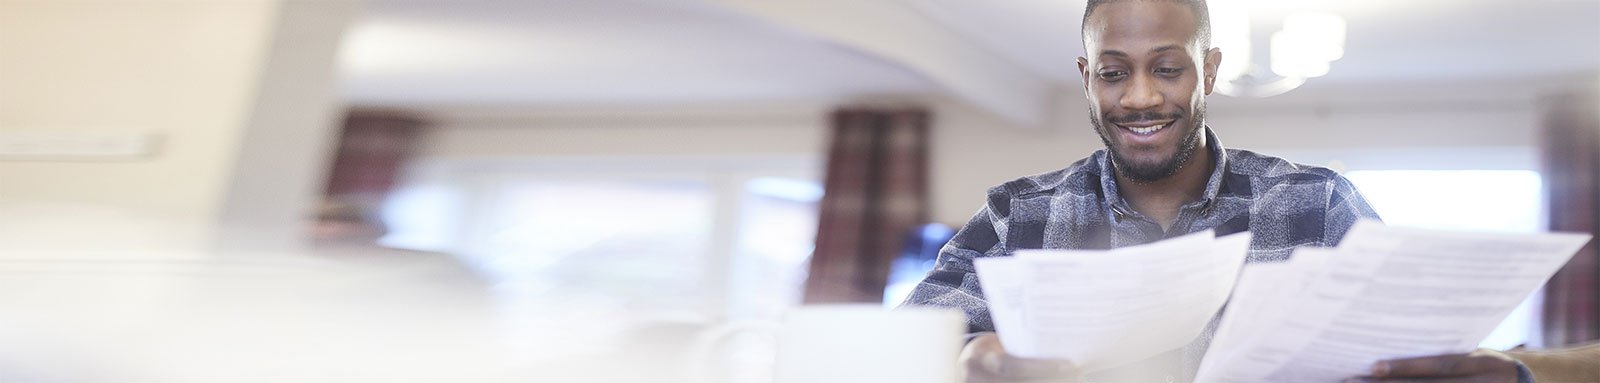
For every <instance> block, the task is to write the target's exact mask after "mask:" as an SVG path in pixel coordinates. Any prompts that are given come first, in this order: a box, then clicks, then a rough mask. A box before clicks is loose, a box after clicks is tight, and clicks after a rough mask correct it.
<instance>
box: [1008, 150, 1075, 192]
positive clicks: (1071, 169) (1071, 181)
mask: <svg viewBox="0 0 1600 383" xmlns="http://www.w3.org/2000/svg"><path fill="white" fill-rule="evenodd" d="M1101 152H1103V150H1102V151H1096V152H1095V153H1094V154H1091V155H1089V156H1088V157H1085V158H1082V159H1079V160H1077V161H1075V162H1073V163H1072V164H1071V165H1067V166H1066V167H1064V168H1061V169H1056V170H1051V171H1048V172H1044V173H1039V174H1034V175H1029V176H1024V177H1018V178H1016V179H1013V180H1010V181H1006V182H1005V183H1002V184H999V185H996V186H994V187H991V188H989V196H990V198H995V197H1001V196H1003V197H1009V198H1026V197H1032V196H1042V195H1056V194H1062V193H1071V194H1088V193H1095V192H1096V191H1097V190H1099V188H1100V163H1099V157H1100V156H1101V155H1102V153H1101Z"/></svg>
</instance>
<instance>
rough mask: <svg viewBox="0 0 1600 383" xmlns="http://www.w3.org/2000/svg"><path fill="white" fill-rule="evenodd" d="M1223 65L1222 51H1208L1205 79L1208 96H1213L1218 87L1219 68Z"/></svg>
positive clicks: (1212, 49) (1219, 49) (1215, 49)
mask: <svg viewBox="0 0 1600 383" xmlns="http://www.w3.org/2000/svg"><path fill="white" fill-rule="evenodd" d="M1221 65H1222V49H1221V48H1211V50H1208V51H1206V60H1205V76H1206V77H1205V78H1204V79H1203V80H1204V81H1205V84H1206V95H1207V96H1210V95H1211V90H1212V89H1213V88H1215V87H1216V85H1217V68H1218V67H1220V66H1221Z"/></svg>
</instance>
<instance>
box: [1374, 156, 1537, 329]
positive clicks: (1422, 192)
mask: <svg viewBox="0 0 1600 383" xmlns="http://www.w3.org/2000/svg"><path fill="white" fill-rule="evenodd" d="M1345 177H1347V178H1349V179H1350V182H1353V183H1355V185H1356V188H1357V189H1359V190H1360V191H1361V193H1362V194H1363V195H1364V196H1366V197H1367V201H1368V202H1370V203H1371V204H1372V207H1373V209H1375V210H1377V211H1378V214H1379V215H1380V216H1382V217H1383V220H1384V222H1385V223H1388V224H1390V225H1397V226H1412V227H1424V228H1435V229H1451V230H1484V231H1500V232H1523V233H1532V232H1541V231H1544V230H1545V219H1544V213H1543V212H1544V211H1545V210H1544V188H1543V184H1542V180H1541V178H1540V176H1539V173H1538V172H1535V171H1530V170H1368V171H1352V172H1349V173H1348V174H1345ZM1541 297H1543V294H1542V292H1540V291H1536V292H1534V293H1533V295H1531V296H1529V297H1528V299H1527V300H1526V301H1524V302H1523V303H1522V305H1521V306H1519V307H1517V309H1516V311H1515V312H1512V313H1511V315H1510V316H1509V317H1507V318H1506V320H1505V321H1504V322H1502V323H1501V324H1500V327H1498V328H1496V329H1495V331H1494V333H1493V334H1490V335H1489V338H1488V339H1485V340H1484V341H1483V343H1481V344H1480V346H1481V347H1485V348H1493V349H1499V350H1504V349H1509V348H1511V347H1515V346H1517V345H1520V344H1528V345H1530V346H1534V347H1537V346H1539V345H1540V344H1539V343H1540V339H1541V338H1540V336H1539V334H1540V333H1541V330H1540V327H1539V324H1540V321H1539V319H1540V317H1539V311H1540V309H1541V305H1540V302H1541V300H1540V298H1541Z"/></svg>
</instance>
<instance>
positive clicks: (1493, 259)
mask: <svg viewBox="0 0 1600 383" xmlns="http://www.w3.org/2000/svg"><path fill="white" fill-rule="evenodd" d="M1588 240H1589V236H1588V235H1581V234H1563V233H1556V234H1505V233H1476V232H1457V231H1438V230H1425V229H1414V228H1402V227H1390V226H1384V225H1383V224H1381V223H1377V222H1370V221H1364V222H1360V223H1358V224H1357V225H1356V226H1355V227H1354V228H1352V229H1351V231H1350V233H1349V234H1347V235H1346V236H1345V238H1344V240H1343V241H1342V242H1341V243H1340V245H1339V247H1338V248H1336V249H1315V248H1303V249H1298V250H1296V251H1295V253H1294V255H1293V256H1292V257H1291V259H1290V261H1289V262H1286V263H1279V264H1260V265H1251V266H1249V267H1247V268H1245V270H1244V272H1243V273H1242V274H1241V276H1240V277H1239V281H1238V284H1237V285H1236V286H1235V289H1234V291H1233V296H1232V298H1231V300H1230V301H1229V307H1228V309H1227V311H1226V312H1225V313H1224V314H1223V318H1222V322H1221V324H1220V325H1219V326H1218V329H1217V333H1216V334H1215V337H1214V338H1213V341H1212V343H1211V347H1210V349H1209V351H1208V352H1207V353H1206V356H1205V359H1204V361H1203V362H1202V364H1201V367H1200V371H1199V375H1198V376H1197V379H1196V380H1197V381H1199V382H1307V383H1315V382H1339V381H1342V380H1344V379H1346V378H1350V377H1354V376H1361V375H1366V374H1367V373H1368V371H1369V369H1370V368H1371V366H1372V364H1373V363H1374V362H1377V361H1379V360H1385V359H1394V358H1405V357H1416V356H1429V355H1438V354H1448V353H1460V352H1469V351H1471V350H1473V349H1475V348H1476V346H1477V344H1478V342H1480V341H1482V340H1483V339H1484V338H1485V337H1487V336H1488V335H1489V333H1490V332H1491V331H1493V330H1494V328H1495V327H1496V326H1497V325H1498V324H1499V323H1500V322H1501V321H1502V320H1504V318H1505V317H1506V316H1507V315H1509V314H1510V313H1511V311H1512V310H1513V309H1515V308H1516V306H1517V305H1518V304H1519V303H1521V302H1522V301H1523V299H1525V298H1526V297H1527V296H1528V295H1529V294H1531V293H1532V292H1533V291H1535V290H1536V289H1538V288H1539V286H1540V285H1542V284H1543V283H1544V282H1545V280H1547V279H1549V278H1550V276H1551V275H1552V274H1554V273H1555V271H1556V270H1557V269H1559V268H1560V267H1561V265H1563V264H1565V263H1566V262H1567V260H1568V259H1569V258H1571V257H1572V256H1573V254H1575V253H1576V252H1577V251H1578V249H1580V248H1581V247H1582V246H1583V245H1584V244H1585V243H1587V242H1588ZM1002 339H1003V338H1002Z"/></svg>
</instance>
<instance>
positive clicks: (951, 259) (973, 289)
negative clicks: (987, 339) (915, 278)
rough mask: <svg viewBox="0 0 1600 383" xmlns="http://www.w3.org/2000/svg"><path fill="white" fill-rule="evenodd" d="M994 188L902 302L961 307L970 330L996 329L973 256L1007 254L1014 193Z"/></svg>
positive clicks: (915, 304) (907, 304) (974, 331)
mask: <svg viewBox="0 0 1600 383" xmlns="http://www.w3.org/2000/svg"><path fill="white" fill-rule="evenodd" d="M997 193H1001V192H1000V191H998V190H990V198H989V203H988V204H986V205H985V206H984V207H983V209H981V210H979V211H978V214H976V215H974V216H973V217H972V220H970V221H968V222H967V225H966V226H964V227H962V228H961V231H958V232H956V235H955V237H954V238H951V239H950V242H949V243H946V244H945V245H944V247H943V248H941V249H939V257H938V259H937V260H936V261H934V267H933V270H932V271H929V272H928V275H927V276H926V277H924V278H923V279H922V282H919V283H918V284H917V287H916V288H915V289H913V290H912V291H911V295H910V296H909V297H907V298H906V301H905V303H903V304H901V306H936V307H949V308H955V309H959V310H961V311H962V312H963V313H964V314H966V317H967V332H968V333H976V332H983V331H994V323H993V321H992V320H991V319H990V318H989V302H988V301H986V300H984V298H983V290H982V289H981V288H979V287H978V274H977V273H976V270H975V269H974V268H973V266H972V264H973V262H972V261H973V260H974V259H977V258H980V257H988V256H1000V255H1004V254H1005V250H1004V249H1005V244H1004V243H1003V240H1002V239H1003V238H1004V235H1003V234H1002V233H1004V232H1005V227H1006V225H1005V222H1006V221H1005V219H1006V217H1005V216H1004V215H1003V214H1002V213H1004V212H1007V211H1008V208H1009V203H1010V197H1009V196H1006V195H1003V193H1001V194H998V195H997Z"/></svg>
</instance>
